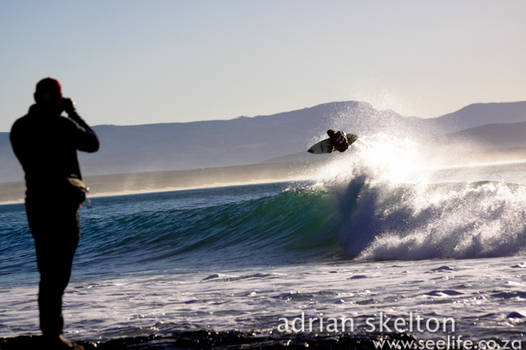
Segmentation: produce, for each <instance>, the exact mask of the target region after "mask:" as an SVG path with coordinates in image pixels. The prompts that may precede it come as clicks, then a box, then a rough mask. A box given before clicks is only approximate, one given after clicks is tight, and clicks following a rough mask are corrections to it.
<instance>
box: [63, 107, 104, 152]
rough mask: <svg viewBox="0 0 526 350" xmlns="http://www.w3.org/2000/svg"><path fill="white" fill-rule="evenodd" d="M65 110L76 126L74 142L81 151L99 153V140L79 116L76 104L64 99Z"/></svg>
mask: <svg viewBox="0 0 526 350" xmlns="http://www.w3.org/2000/svg"><path fill="white" fill-rule="evenodd" d="M62 103H63V105H64V110H65V111H66V113H67V114H68V117H69V119H70V120H72V121H73V124H74V126H75V130H74V135H73V140H74V142H75V145H76V147H77V149H78V150H79V151H84V152H90V153H92V152H97V151H98V150H99V146H100V144H99V138H98V137H97V134H95V132H94V131H93V129H92V128H90V126H89V125H88V124H87V123H86V122H85V121H84V120H83V119H82V118H81V117H80V115H78V113H77V110H76V109H75V104H74V103H73V101H72V100H71V99H69V98H64V99H63V102H62Z"/></svg>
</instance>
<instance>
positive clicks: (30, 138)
mask: <svg viewBox="0 0 526 350" xmlns="http://www.w3.org/2000/svg"><path fill="white" fill-rule="evenodd" d="M34 98H35V102H36V104H34V105H32V106H31V107H30V108H29V112H28V113H27V115H25V116H23V117H22V118H20V119H18V120H17V121H16V122H15V123H14V124H13V127H12V129H11V134H10V137H11V145H12V146H13V150H14V152H15V154H16V156H17V158H18V160H19V161H20V163H21V165H22V167H23V169H24V172H25V180H26V188H27V190H26V199H25V204H26V213H27V219H28V222H29V228H30V230H31V234H32V235H33V238H34V240H35V248H36V256H37V265H38V270H39V272H40V284H39V293H38V306H39V310H40V329H41V330H42V333H43V335H44V340H45V341H46V343H47V346H46V348H50V349H51V348H71V347H73V344H71V342H69V341H68V340H67V339H65V338H64V337H63V336H62V332H63V326H64V320H63V318H62V295H63V294H64V290H65V289H66V286H67V285H68V282H69V278H70V276H71V265H72V262H73V256H74V254H75V250H76V248H77V244H78V241H79V238H80V217H79V214H78V208H79V206H80V204H81V202H82V201H83V198H82V193H81V192H79V189H78V188H77V187H75V186H74V184H75V183H77V184H78V182H79V181H78V180H80V179H82V176H81V173H80V168H79V164H78V159H77V150H80V151H84V152H96V151H97V150H98V149H99V141H98V138H97V135H95V133H94V132H93V130H92V129H91V128H90V127H89V126H88V125H87V124H86V122H84V120H82V118H81V117H80V116H79V115H78V114H77V112H76V110H75V105H74V103H73V101H72V100H71V99H69V98H64V97H62V89H61V86H60V83H59V82H58V81H57V80H55V79H52V78H45V79H42V80H41V81H39V82H38V83H37V85H36V91H35V94H34ZM62 112H66V113H67V115H68V117H67V118H66V117H64V116H62V115H61V114H62ZM71 179H73V182H72V181H71ZM75 181H76V182H75Z"/></svg>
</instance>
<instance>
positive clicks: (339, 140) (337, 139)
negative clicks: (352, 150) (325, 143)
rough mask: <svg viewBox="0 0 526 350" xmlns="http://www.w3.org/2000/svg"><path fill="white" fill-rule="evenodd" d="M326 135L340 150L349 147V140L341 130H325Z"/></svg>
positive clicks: (343, 150) (342, 150)
mask: <svg viewBox="0 0 526 350" xmlns="http://www.w3.org/2000/svg"><path fill="white" fill-rule="evenodd" d="M327 135H329V138H330V140H331V145H332V147H334V148H335V149H337V150H338V151H340V152H345V151H346V150H347V148H349V141H348V140H347V136H345V134H344V133H343V131H341V130H340V131H337V132H334V130H332V129H329V130H327Z"/></svg>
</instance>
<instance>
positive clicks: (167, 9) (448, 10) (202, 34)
mask: <svg viewBox="0 0 526 350" xmlns="http://www.w3.org/2000/svg"><path fill="white" fill-rule="evenodd" d="M0 33H1V35H0V73H1V77H2V82H1V83H0V115H1V117H0V131H8V130H9V128H10V126H11V124H12V123H13V121H14V120H15V119H16V118H17V117H19V116H21V115H23V114H24V113H25V112H26V110H27V108H28V106H29V105H30V104H31V103H32V93H33V91H34V85H35V83H36V82H37V81H38V80H39V79H40V78H42V77H45V76H52V77H56V78H57V79H59V80H60V81H61V82H62V85H63V90H64V94H65V95H67V96H71V97H73V98H74V99H75V100H76V102H77V105H78V109H79V112H80V114H81V115H83V116H84V117H85V118H86V119H87V121H88V122H89V123H91V124H103V123H104V124H120V125H122V124H142V123H156V122H174V121H194V120H207V119H229V118H233V117H237V116H239V115H247V116H253V115H260V114H272V113H277V112H282V111H287V110H293V109H298V108H304V107H308V106H313V105H316V104H319V103H324V102H330V101H341V100H352V99H358V100H363V101H368V102H371V103H372V104H373V105H374V106H375V107H377V108H381V109H387V108H389V109H394V110H395V111H397V112H400V113H402V114H405V115H416V116H422V117H432V116H439V115H441V114H444V113H448V112H451V111H454V110H456V109H458V108H461V107H463V106H464V105H467V104H469V103H473V102H498V101H517V100H526V1H524V0H518V1H506V0H503V1H497V0H495V1H479V0H477V1H460V0H457V1H444V0H440V1H421V0H415V1H363V0H360V1H350V0H347V1H321V0H320V1H305V0H301V1H287V0H278V1H270V0H265V1H248V0H244V1H228V0H216V1H194V0H192V1H177V0H166V1H160V0H158V1H156V0H152V1H131V0H122V1H116V0H115V1H111V0H100V1H71V0H68V1H52V0H47V1H40V0H38V1H27V0H26V1H19V0H2V1H1V2H0Z"/></svg>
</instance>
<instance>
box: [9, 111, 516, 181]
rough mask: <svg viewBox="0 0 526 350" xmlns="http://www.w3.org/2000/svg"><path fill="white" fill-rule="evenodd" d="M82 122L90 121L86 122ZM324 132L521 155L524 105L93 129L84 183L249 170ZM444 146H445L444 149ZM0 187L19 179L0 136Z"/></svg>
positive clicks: (302, 113) (298, 113) (16, 166)
mask: <svg viewBox="0 0 526 350" xmlns="http://www.w3.org/2000/svg"><path fill="white" fill-rule="evenodd" d="M86 119H87V121H88V122H89V116H86ZM329 128H333V129H342V130H346V131H349V132H353V133H357V134H359V135H369V134H373V133H376V132H388V133H394V134H398V135H401V136H403V135H413V136H415V137H420V138H422V139H424V140H431V139H437V138H438V139H439V140H440V142H449V141H450V142H463V141H465V140H470V142H475V143H480V144H484V145H485V147H490V148H491V147H526V141H525V140H524V139H526V138H523V137H522V135H526V101H523V102H507V103H484V104H481V103H478V104H472V105H469V106H466V107H464V108H462V109H460V110H458V111H456V112H453V113H449V114H446V115H444V116H441V117H437V118H427V119H424V118H417V117H405V116H402V115H400V114H398V113H396V112H394V111H391V110H376V109H375V108H373V106H372V105H371V104H369V103H366V102H359V101H345V102H331V103H326V104H321V105H317V106H314V107H310V108H304V109H300V110H295V111H290V112H284V113H278V114H274V115H267V116H255V117H246V116H242V117H238V118H235V119H231V120H210V121H200V122H189V123H162V124H147V125H134V126H116V125H97V126H94V130H95V131H96V132H97V134H98V135H99V139H100V141H101V149H100V151H99V152H98V153H95V154H81V156H80V159H81V163H82V168H83V172H84V174H85V175H99V174H114V173H133V172H144V171H160V170H183V169H201V168H210V167H220V166H230V165H241V164H256V163H261V162H265V161H268V160H269V159H279V158H280V157H284V156H286V155H290V154H295V153H300V152H305V150H306V149H307V148H308V146H310V145H311V144H312V143H314V142H316V141H318V140H320V139H322V138H325V131H326V130H327V129H329ZM444 140H446V141H444ZM448 140H449V141H448ZM0 164H1V165H2V166H1V167H0V181H14V180H20V179H21V178H22V171H21V168H20V166H19V164H18V162H17V161H16V159H15V157H14V155H13V153H12V151H11V147H10V143H9V133H7V132H3V133H0Z"/></svg>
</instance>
